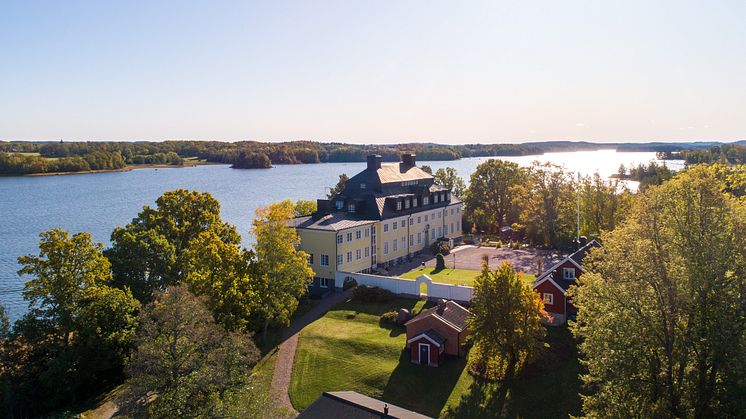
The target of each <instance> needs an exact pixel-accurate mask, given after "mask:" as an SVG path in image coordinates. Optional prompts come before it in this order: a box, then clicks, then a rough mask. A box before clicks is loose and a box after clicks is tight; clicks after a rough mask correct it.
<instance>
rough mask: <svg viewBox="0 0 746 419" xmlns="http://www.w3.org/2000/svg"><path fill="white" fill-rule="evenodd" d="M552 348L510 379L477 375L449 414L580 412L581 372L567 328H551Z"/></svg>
mask: <svg viewBox="0 0 746 419" xmlns="http://www.w3.org/2000/svg"><path fill="white" fill-rule="evenodd" d="M547 342H548V343H549V345H550V348H549V349H548V350H547V351H546V352H545V354H544V356H543V357H542V359H540V360H539V361H538V362H537V363H535V364H532V365H530V366H528V367H527V368H526V369H524V371H523V373H522V374H521V376H520V377H518V378H517V379H515V380H513V381H512V382H511V383H502V382H488V381H483V380H479V379H474V381H473V382H472V384H471V385H470V386H469V388H468V390H467V391H466V392H465V393H464V394H462V395H461V399H460V400H459V402H458V404H456V405H455V406H450V407H449V408H448V409H447V410H446V411H445V412H443V417H446V418H484V417H508V418H519V417H520V418H567V417H568V415H579V414H580V413H581V410H580V408H581V401H580V395H579V393H580V391H581V382H580V378H579V374H580V372H581V367H580V363H579V362H578V359H577V351H576V348H575V342H574V341H573V339H572V336H571V335H570V332H569V331H568V330H567V328H564V327H562V328H548V335H547Z"/></svg>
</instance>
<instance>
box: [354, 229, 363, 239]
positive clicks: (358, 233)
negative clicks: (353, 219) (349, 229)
mask: <svg viewBox="0 0 746 419" xmlns="http://www.w3.org/2000/svg"><path fill="white" fill-rule="evenodd" d="M362 237H363V232H362V231H360V230H358V231H356V232H355V240H360V239H361V238H362Z"/></svg>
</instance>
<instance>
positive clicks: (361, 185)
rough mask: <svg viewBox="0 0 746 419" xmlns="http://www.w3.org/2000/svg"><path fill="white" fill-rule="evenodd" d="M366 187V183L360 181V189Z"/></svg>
mask: <svg viewBox="0 0 746 419" xmlns="http://www.w3.org/2000/svg"><path fill="white" fill-rule="evenodd" d="M367 187H368V185H366V184H365V183H361V184H360V189H365V188H367Z"/></svg>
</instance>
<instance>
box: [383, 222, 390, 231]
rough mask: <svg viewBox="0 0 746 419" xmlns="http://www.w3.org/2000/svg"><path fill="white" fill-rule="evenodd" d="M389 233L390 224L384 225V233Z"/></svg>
mask: <svg viewBox="0 0 746 419" xmlns="http://www.w3.org/2000/svg"><path fill="white" fill-rule="evenodd" d="M387 231H389V225H388V224H384V225H383V232H384V233H385V232H387Z"/></svg>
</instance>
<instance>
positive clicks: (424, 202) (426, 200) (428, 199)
mask: <svg viewBox="0 0 746 419" xmlns="http://www.w3.org/2000/svg"><path fill="white" fill-rule="evenodd" d="M428 204H430V197H429V196H424V197H422V205H428Z"/></svg>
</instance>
